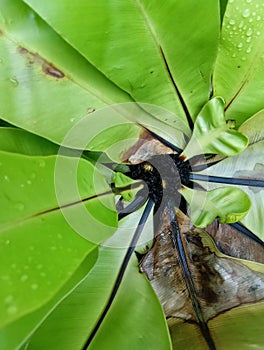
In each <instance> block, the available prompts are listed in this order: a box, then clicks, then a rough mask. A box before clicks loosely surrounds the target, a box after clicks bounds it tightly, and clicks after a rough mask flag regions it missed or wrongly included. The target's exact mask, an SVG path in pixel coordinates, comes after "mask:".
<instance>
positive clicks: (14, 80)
mask: <svg viewBox="0 0 264 350" xmlns="http://www.w3.org/2000/svg"><path fill="white" fill-rule="evenodd" d="M9 80H10V82H11V83H12V85H13V86H14V87H17V86H18V81H17V79H16V77H12V78H10V79H9Z"/></svg>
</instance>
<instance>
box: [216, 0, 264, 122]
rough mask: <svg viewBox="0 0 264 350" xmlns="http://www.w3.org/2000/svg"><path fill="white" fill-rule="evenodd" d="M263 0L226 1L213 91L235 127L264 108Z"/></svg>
mask: <svg viewBox="0 0 264 350" xmlns="http://www.w3.org/2000/svg"><path fill="white" fill-rule="evenodd" d="M263 18H264V6H263V1H262V0H252V1H243V2H241V1H240V0H234V1H229V2H228V5H227V8H226V12H225V17H224V21H223V26H222V33H221V42H220V47H219V53H218V55H217V60H216V64H215V72H214V76H213V84H214V94H215V95H216V96H219V95H220V96H222V97H223V98H224V99H225V101H226V107H225V109H226V117H227V118H230V119H235V120H236V121H237V126H239V125H240V124H242V122H243V121H245V120H246V119H247V118H249V117H250V116H252V115H253V114H255V113H256V112H258V111H259V110H260V109H263V108H264V102H263V96H262V88H263V79H264V65H263V55H264V51H263V50H264V48H263V38H264V22H263Z"/></svg>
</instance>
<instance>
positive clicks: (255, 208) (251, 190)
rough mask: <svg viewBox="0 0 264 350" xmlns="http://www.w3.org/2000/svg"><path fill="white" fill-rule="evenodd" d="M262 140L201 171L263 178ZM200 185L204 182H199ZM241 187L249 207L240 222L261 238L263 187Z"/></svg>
mask: <svg viewBox="0 0 264 350" xmlns="http://www.w3.org/2000/svg"><path fill="white" fill-rule="evenodd" d="M263 150H264V141H260V142H256V143H255V144H252V145H251V146H249V147H248V148H247V149H246V150H245V151H244V152H242V153H241V154H240V155H238V156H236V157H232V158H228V159H225V160H223V161H221V162H220V163H218V164H216V165H214V166H212V167H210V168H208V169H206V170H204V171H203V172H202V173H203V174H206V175H215V176H218V175H219V174H221V176H223V177H227V178H230V179H231V178H232V177H235V178H238V179H251V180H253V182H254V180H260V181H263V180H264V163H263ZM201 185H202V186H204V184H202V183H201ZM206 186H207V188H216V187H220V186H221V185H220V184H216V183H211V184H207V185H206ZM232 186H233V185H232ZM236 187H239V188H241V189H242V190H243V191H244V192H245V193H247V195H248V197H249V198H250V201H251V209H250V210H249V212H248V214H247V215H246V216H245V217H244V218H243V219H242V220H241V221H242V223H243V224H244V225H245V226H246V227H248V228H249V229H250V230H251V231H253V232H254V233H255V234H256V235H258V236H259V237H260V238H261V239H263V238H264V231H263V227H264V226H263V225H264V223H263V215H262V208H263V187H254V185H253V184H252V186H250V185H249V186H241V185H237V186H236Z"/></svg>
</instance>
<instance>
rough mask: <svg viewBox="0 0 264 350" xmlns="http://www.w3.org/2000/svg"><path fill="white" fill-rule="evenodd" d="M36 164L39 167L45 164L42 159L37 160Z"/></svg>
mask: <svg viewBox="0 0 264 350" xmlns="http://www.w3.org/2000/svg"><path fill="white" fill-rule="evenodd" d="M38 165H39V167H40V168H44V167H45V166H46V162H45V160H43V159H39V160H38Z"/></svg>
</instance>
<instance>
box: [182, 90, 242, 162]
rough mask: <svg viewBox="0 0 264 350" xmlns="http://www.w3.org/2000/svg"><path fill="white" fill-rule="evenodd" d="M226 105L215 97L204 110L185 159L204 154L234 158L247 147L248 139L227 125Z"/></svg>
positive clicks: (198, 119) (186, 150)
mask: <svg viewBox="0 0 264 350" xmlns="http://www.w3.org/2000/svg"><path fill="white" fill-rule="evenodd" d="M224 105H225V104H224V100H223V99H222V98H221V97H214V98H213V99H212V100H210V101H209V102H208V103H206V104H205V106H204V107H203V108H202V110H201V112H200V113H199V115H198V117H197V119H196V121H195V124H194V129H193V134H192V137H191V139H190V141H189V143H188V145H187V146H186V148H185V150H184V152H183V153H182V156H183V158H184V159H189V158H191V157H193V156H196V155H198V154H203V153H214V154H221V155H225V156H234V155H236V154H238V153H240V152H242V151H243V150H244V149H245V148H246V147H247V145H248V139H247V137H246V136H244V135H242V134H241V133H240V132H238V131H237V130H234V129H233V127H231V128H230V127H229V124H228V123H226V120H225V116H224Z"/></svg>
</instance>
